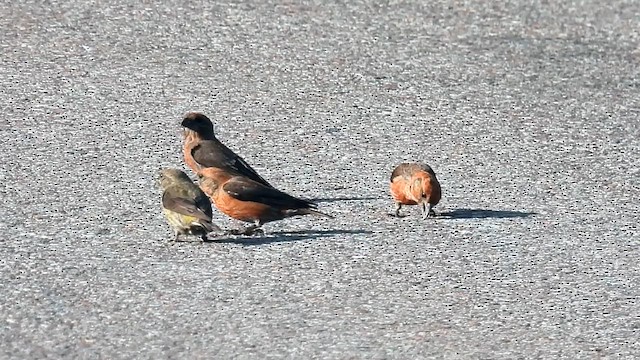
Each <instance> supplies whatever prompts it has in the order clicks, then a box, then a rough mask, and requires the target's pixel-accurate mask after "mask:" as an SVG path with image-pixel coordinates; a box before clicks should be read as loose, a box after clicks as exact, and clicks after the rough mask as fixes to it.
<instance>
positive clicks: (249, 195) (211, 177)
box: [199, 168, 332, 235]
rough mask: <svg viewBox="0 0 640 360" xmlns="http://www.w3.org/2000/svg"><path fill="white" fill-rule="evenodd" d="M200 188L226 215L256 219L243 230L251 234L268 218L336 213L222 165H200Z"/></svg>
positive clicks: (240, 218) (243, 219)
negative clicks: (320, 209) (324, 211)
mask: <svg viewBox="0 0 640 360" xmlns="http://www.w3.org/2000/svg"><path fill="white" fill-rule="evenodd" d="M199 177H200V188H201V189H202V190H203V191H204V193H205V194H207V196H209V198H210V199H211V200H212V202H213V203H214V205H215V206H216V207H217V208H218V210H220V211H221V212H223V213H225V214H226V215H228V216H230V217H232V218H234V219H237V220H241V221H245V222H250V223H253V225H251V226H249V227H247V228H246V229H245V230H243V231H242V232H239V234H245V235H250V234H253V233H255V232H256V231H260V232H261V231H262V230H260V227H261V226H262V225H263V224H264V223H267V222H271V221H275V220H282V219H284V218H288V217H292V216H298V215H316V216H325V217H329V218H332V216H330V215H327V214H325V213H322V212H320V211H318V210H316V207H317V205H316V204H315V203H313V202H311V201H309V200H304V199H299V198H296V197H293V196H291V195H289V194H287V193H284V192H282V191H280V190H278V189H275V188H273V187H270V186H266V185H264V184H262V183H259V182H257V181H255V180H252V179H249V178H247V177H245V176H239V175H237V174H233V173H230V172H228V171H225V170H223V169H220V168H203V169H200V173H199Z"/></svg>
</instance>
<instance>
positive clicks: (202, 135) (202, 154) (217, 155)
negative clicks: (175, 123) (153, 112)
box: [182, 112, 273, 188]
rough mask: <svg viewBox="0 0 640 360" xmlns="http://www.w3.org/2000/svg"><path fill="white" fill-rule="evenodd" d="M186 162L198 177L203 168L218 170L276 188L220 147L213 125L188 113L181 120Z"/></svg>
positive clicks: (221, 144)
mask: <svg viewBox="0 0 640 360" xmlns="http://www.w3.org/2000/svg"><path fill="white" fill-rule="evenodd" d="M182 126H183V127H184V128H185V131H184V145H183V153H184V161H185V163H187V165H188V166H189V167H190V168H191V169H192V170H193V171H194V172H195V173H196V174H198V173H200V170H201V169H202V168H212V167H213V168H219V169H222V170H224V171H226V172H229V173H233V174H236V175H239V176H244V177H246V178H248V179H251V180H253V181H255V182H258V183H260V184H262V185H264V186H267V187H271V188H272V187H273V186H271V184H269V183H268V182H267V181H266V180H265V179H263V178H262V176H260V175H258V173H257V172H256V171H255V170H254V169H253V168H252V167H251V166H250V165H249V164H247V162H246V161H244V159H243V158H241V157H240V156H239V155H237V154H236V153H234V152H233V151H232V150H231V149H229V148H228V147H226V146H225V145H224V144H223V143H221V142H220V141H219V140H218V139H217V138H216V136H215V134H214V132H213V123H211V120H209V118H208V117H206V116H205V115H203V114H201V113H197V112H190V113H187V114H186V115H185V117H184V119H183V120H182Z"/></svg>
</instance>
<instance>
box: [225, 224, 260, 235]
mask: <svg viewBox="0 0 640 360" xmlns="http://www.w3.org/2000/svg"><path fill="white" fill-rule="evenodd" d="M226 233H227V234H229V235H244V236H253V235H264V230H262V229H261V228H257V227H253V226H249V227H248V228H245V229H231V230H227V232H226Z"/></svg>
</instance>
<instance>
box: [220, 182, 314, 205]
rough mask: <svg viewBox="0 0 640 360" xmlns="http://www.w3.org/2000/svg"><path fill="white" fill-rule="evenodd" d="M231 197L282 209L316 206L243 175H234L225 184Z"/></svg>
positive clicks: (225, 188)
mask: <svg viewBox="0 0 640 360" xmlns="http://www.w3.org/2000/svg"><path fill="white" fill-rule="evenodd" d="M222 190H224V191H225V192H226V193H227V194H229V195H230V196H231V197H233V198H235V199H238V200H240V201H252V202H257V203H262V204H266V205H270V206H273V207H278V208H282V209H300V208H315V207H316V204H314V203H313V202H311V201H308V200H304V199H299V198H297V197H294V196H291V195H289V194H287V193H285V192H282V191H280V190H278V189H275V188H273V187H267V186H264V185H263V184H260V183H257V182H255V181H252V180H249V179H245V178H242V177H239V176H237V177H234V178H232V179H230V180H229V181H227V182H226V183H225V184H224V185H223V186H222Z"/></svg>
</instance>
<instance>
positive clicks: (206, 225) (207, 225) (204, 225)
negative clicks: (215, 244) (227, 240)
mask: <svg viewBox="0 0 640 360" xmlns="http://www.w3.org/2000/svg"><path fill="white" fill-rule="evenodd" d="M197 224H198V225H199V226H200V227H202V228H203V229H204V230H205V231H206V232H207V233H210V232H212V231H220V230H221V229H220V227H219V226H218V225H216V224H214V223H212V222H210V221H204V220H200V221H198V223H197Z"/></svg>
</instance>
